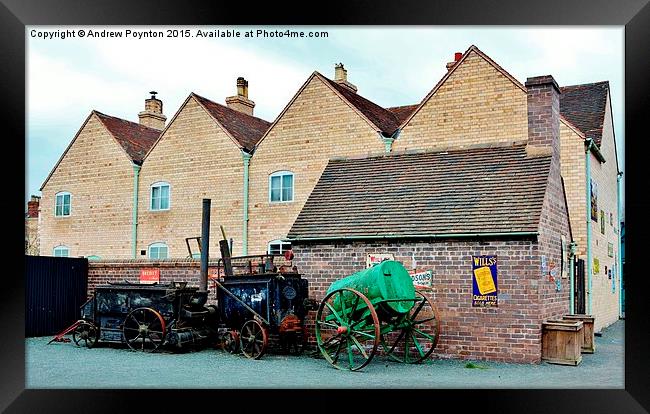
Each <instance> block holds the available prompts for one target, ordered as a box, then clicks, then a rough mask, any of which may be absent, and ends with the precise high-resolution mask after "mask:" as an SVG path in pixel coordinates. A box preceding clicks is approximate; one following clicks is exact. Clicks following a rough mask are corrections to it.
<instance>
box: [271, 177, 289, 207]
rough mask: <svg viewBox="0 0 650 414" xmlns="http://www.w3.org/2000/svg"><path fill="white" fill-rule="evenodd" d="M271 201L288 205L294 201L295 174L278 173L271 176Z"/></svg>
mask: <svg viewBox="0 0 650 414" xmlns="http://www.w3.org/2000/svg"><path fill="white" fill-rule="evenodd" d="M269 201H270V202H271V203H287V202H291V201H293V173H292V172H291V171H276V172H274V173H273V174H271V175H270V176H269Z"/></svg>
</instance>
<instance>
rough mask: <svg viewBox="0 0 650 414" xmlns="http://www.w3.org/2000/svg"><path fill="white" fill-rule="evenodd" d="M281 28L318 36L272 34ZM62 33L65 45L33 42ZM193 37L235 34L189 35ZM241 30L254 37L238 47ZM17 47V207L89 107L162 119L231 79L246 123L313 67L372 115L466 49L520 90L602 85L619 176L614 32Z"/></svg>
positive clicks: (367, 29)
mask: <svg viewBox="0 0 650 414" xmlns="http://www.w3.org/2000/svg"><path fill="white" fill-rule="evenodd" d="M168 29H169V30H178V32H177V33H178V36H179V37H157V38H151V37H149V38H147V37H141V38H138V37H137V35H136V36H133V35H132V34H130V35H129V36H128V37H123V38H94V37H93V38H91V37H88V36H84V37H79V30H84V32H87V31H88V30H93V31H101V30H110V31H121V32H122V33H123V35H126V34H127V33H126V31H127V30H130V31H131V33H143V32H148V31H149V30H153V31H163V34H164V35H166V34H167V30H168ZM287 29H289V30H291V31H304V32H309V31H312V32H327V37H324V36H321V37H317V38H315V37H312V38H308V37H306V38H293V37H277V36H272V34H273V33H274V32H275V31H276V30H277V31H284V30H287ZM66 30H70V31H74V33H75V36H74V37H72V36H68V37H65V38H62V37H61V36H59V37H55V38H44V37H43V36H44V34H45V33H54V34H56V35H60V34H62V33H65V32H66ZM183 30H187V31H189V34H190V36H191V37H185V36H183V35H184V33H185V32H183ZM199 30H201V31H203V32H207V33H214V32H215V31H217V30H218V31H221V32H223V31H230V32H231V33H233V32H237V31H238V32H239V33H240V35H241V37H239V38H237V37H212V38H206V37H197V36H196V35H197V32H198V31H199ZM249 30H253V33H254V36H253V37H250V38H245V37H244V35H245V32H247V31H249ZM257 30H266V31H267V33H268V34H266V35H265V34H264V33H262V34H261V35H259V36H257ZM38 33H40V34H41V36H40V37H39V35H38ZM174 33H175V32H173V31H172V32H171V34H174ZM32 34H34V36H32ZM26 45H27V54H26V59H27V62H26V68H27V91H26V96H27V137H26V171H25V201H27V200H28V199H29V197H30V195H31V194H34V195H40V191H39V188H40V187H41V185H42V184H43V182H44V180H45V179H46V178H47V176H48V174H49V173H50V171H51V170H52V168H53V167H54V165H55V164H56V162H57V161H58V160H59V158H60V157H61V155H62V154H63V152H64V151H65V149H66V148H67V146H68V145H69V144H70V142H71V140H72V139H73V138H74V136H75V134H76V133H77V131H78V130H79V128H80V127H81V125H82V123H83V121H84V120H85V119H86V117H87V116H88V115H89V113H90V111H92V110H93V109H95V110H98V111H100V112H103V113H106V114H109V115H112V116H117V117H120V118H124V119H127V120H130V121H133V122H138V115H137V114H138V112H140V111H142V110H144V100H145V99H146V98H148V97H149V94H148V92H149V91H152V90H155V91H157V92H158V98H159V99H161V100H162V101H163V109H164V113H165V115H166V116H167V119H168V121H169V120H170V119H171V118H172V116H173V115H174V113H175V112H176V110H177V109H178V108H179V107H180V105H181V104H182V103H183V101H184V100H185V99H186V98H187V96H188V95H189V94H190V92H195V93H197V94H199V95H202V96H204V97H206V98H209V99H211V100H213V101H215V102H218V103H222V104H224V103H225V98H226V97H227V96H232V95H235V94H236V87H235V79H236V78H237V77H238V76H243V77H245V78H246V79H247V80H248V82H249V98H250V99H252V100H253V101H255V103H256V106H255V115H256V116H258V117H261V118H263V119H266V120H268V121H273V120H274V119H275V118H276V117H277V116H278V115H279V113H280V112H281V111H282V109H283V108H284V107H285V106H286V104H287V103H288V102H289V100H290V99H291V98H292V97H293V95H294V94H295V93H296V92H297V91H298V89H299V88H300V86H301V85H302V84H303V83H304V82H305V80H306V79H307V78H308V77H309V75H310V74H311V73H312V72H313V71H314V70H317V71H319V72H320V73H322V74H323V75H325V76H327V77H330V78H333V77H334V64H335V63H338V62H342V63H344V65H345V68H346V69H347V71H348V80H349V81H350V82H351V83H353V84H355V85H356V86H357V87H358V88H359V91H358V92H359V94H360V95H362V96H364V97H366V98H368V99H370V100H371V101H373V102H375V103H377V104H379V105H381V106H383V107H390V106H399V105H409V104H415V103H419V102H420V101H421V100H422V99H423V98H424V96H425V95H426V94H427V93H428V92H429V91H430V90H431V89H432V88H433V86H434V85H435V84H436V83H437V82H438V80H440V78H442V76H443V75H444V74H445V73H446V68H445V64H446V63H447V62H449V61H451V60H453V56H454V53H455V52H464V51H466V50H467V48H469V47H470V46H471V45H476V46H477V47H478V48H479V49H480V50H482V51H483V52H484V53H486V54H487V55H488V56H490V57H491V58H492V59H493V60H494V61H496V62H497V63H498V64H499V65H500V66H501V67H503V68H504V69H505V70H506V71H508V72H509V73H510V74H511V75H513V76H514V77H515V78H516V79H517V80H519V81H520V82H521V83H524V82H525V80H526V78H527V77H531V76H538V75H548V74H551V75H553V77H554V78H555V80H556V81H557V82H558V84H559V85H560V86H565V85H573V84H581V83H591V82H598V81H604V80H608V81H609V83H610V88H611V99H612V110H613V117H614V130H615V136H616V140H617V147H618V155H619V160H618V162H619V168H620V169H621V170H623V171H624V170H625V168H624V166H625V164H624V157H625V152H624V144H625V133H624V27H623V26H593V27H591V26H556V27H554V26H540V27H535V26H522V27H517V26H361V27H355V26H266V27H261V26H255V27H244V26H227V27H226V26H169V27H167V26H106V27H100V26H61V27H57V26H27V27H26Z"/></svg>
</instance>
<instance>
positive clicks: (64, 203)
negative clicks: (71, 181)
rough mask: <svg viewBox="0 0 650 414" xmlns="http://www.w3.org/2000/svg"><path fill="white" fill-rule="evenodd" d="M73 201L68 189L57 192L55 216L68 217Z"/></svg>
mask: <svg viewBox="0 0 650 414" xmlns="http://www.w3.org/2000/svg"><path fill="white" fill-rule="evenodd" d="M71 203H72V194H70V193H69V192H67V191H61V192H59V193H56V195H55V196H54V217H68V216H69V215H70V206H71Z"/></svg>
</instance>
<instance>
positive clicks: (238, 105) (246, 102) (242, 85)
mask: <svg viewBox="0 0 650 414" xmlns="http://www.w3.org/2000/svg"><path fill="white" fill-rule="evenodd" d="M226 105H228V108H230V109H234V110H235V111H239V112H242V113H245V114H246V115H250V116H253V108H255V102H253V101H251V100H250V99H248V81H247V80H246V79H244V78H242V77H241V76H240V77H238V78H237V96H229V97H227V98H226Z"/></svg>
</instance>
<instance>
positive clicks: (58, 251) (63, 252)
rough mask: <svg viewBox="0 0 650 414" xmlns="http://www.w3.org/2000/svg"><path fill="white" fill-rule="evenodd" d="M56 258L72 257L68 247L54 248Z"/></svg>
mask: <svg viewBox="0 0 650 414" xmlns="http://www.w3.org/2000/svg"><path fill="white" fill-rule="evenodd" d="M54 257H70V249H69V248H68V246H56V247H55V248H54Z"/></svg>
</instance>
